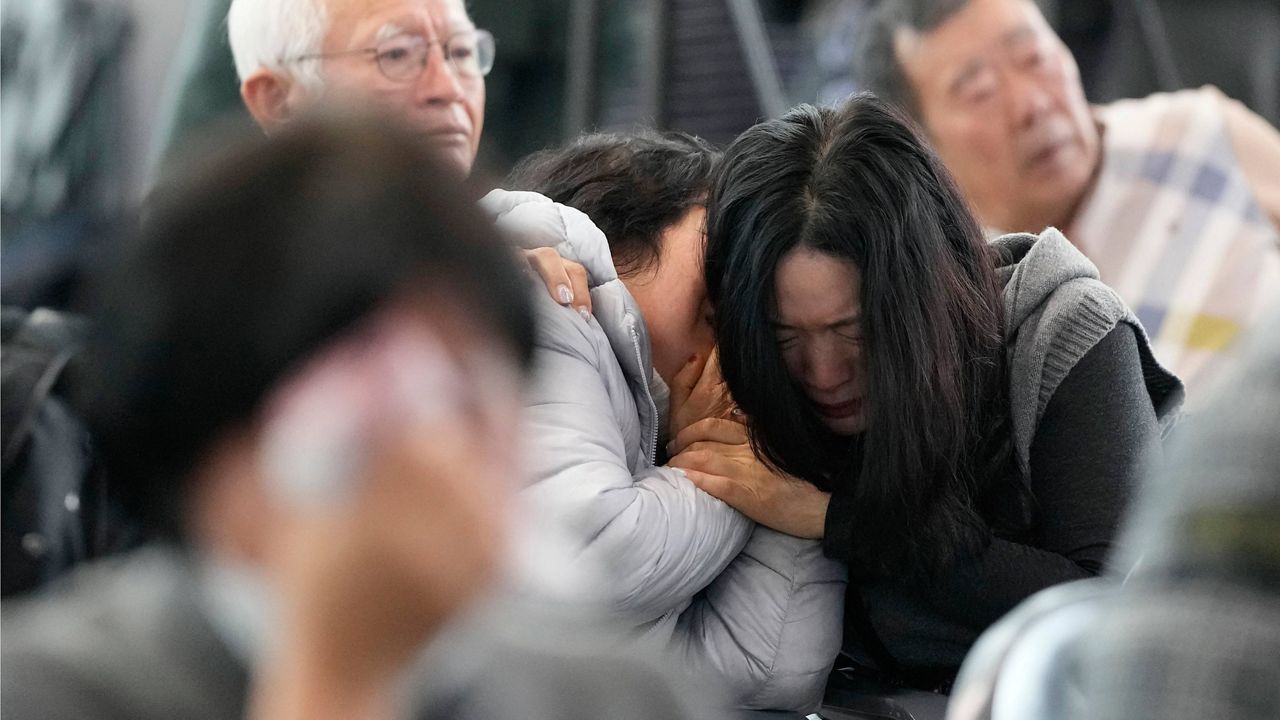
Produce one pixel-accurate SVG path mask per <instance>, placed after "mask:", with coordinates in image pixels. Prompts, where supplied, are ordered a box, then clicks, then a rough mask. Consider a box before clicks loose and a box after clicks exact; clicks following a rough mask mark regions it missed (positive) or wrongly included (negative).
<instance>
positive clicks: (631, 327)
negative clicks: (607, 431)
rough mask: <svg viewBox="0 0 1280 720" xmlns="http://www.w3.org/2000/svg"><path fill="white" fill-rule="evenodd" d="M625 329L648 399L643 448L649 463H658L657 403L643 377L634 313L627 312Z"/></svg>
mask: <svg viewBox="0 0 1280 720" xmlns="http://www.w3.org/2000/svg"><path fill="white" fill-rule="evenodd" d="M627 330H628V331H630V333H631V349H633V350H635V353H636V365H637V366H638V367H639V368H640V373H641V376H642V377H641V378H640V379H641V381H642V382H643V384H644V397H645V399H646V400H648V401H649V419H650V422H649V424H650V425H652V426H653V427H652V432H650V433H649V446H648V447H647V448H645V450H646V452H647V455H648V457H649V464H650V465H656V464H658V403H656V402H654V400H653V391H652V390H650V389H649V381H648V379H647V378H645V377H643V375H644V372H645V370H646V368H645V362H644V355H643V354H642V353H641V352H640V333H639V332H637V331H636V317H635V315H631V314H630V313H628V314H627Z"/></svg>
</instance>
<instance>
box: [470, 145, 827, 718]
mask: <svg viewBox="0 0 1280 720" xmlns="http://www.w3.org/2000/svg"><path fill="white" fill-rule="evenodd" d="M714 159H715V157H714V154H713V152H712V151H711V149H710V148H709V147H708V146H707V145H705V144H704V143H703V142H702V141H700V140H698V139H696V138H692V137H690V136H686V135H675V134H669V135H658V134H654V133H637V134H630V135H591V136H585V137H583V138H581V139H579V140H578V141H576V142H575V143H573V144H571V145H570V146H568V147H566V148H564V149H561V150H554V151H546V152H543V153H538V154H536V155H534V156H531V157H530V158H528V159H526V160H525V161H524V162H523V163H522V164H521V165H520V166H519V167H518V168H517V169H516V170H515V171H514V173H513V175H512V178H511V186H512V187H516V188H522V189H527V190H536V191H540V192H542V193H545V195H542V194H537V193H535V192H505V191H494V192H493V193H491V194H490V195H489V196H488V197H486V199H485V200H484V204H485V205H486V206H487V207H488V209H489V210H490V211H491V212H492V213H493V214H494V215H495V216H496V217H497V220H498V224H499V225H500V226H502V227H505V228H508V229H510V230H511V231H512V233H511V234H512V235H513V236H515V237H516V238H517V240H518V241H519V242H520V243H521V244H522V245H523V246H525V247H526V248H529V247H549V248H552V249H554V250H555V251H556V252H557V253H558V254H559V255H560V256H562V257H564V258H566V259H569V260H573V261H576V262H578V263H581V264H582V265H583V266H584V267H585V268H586V270H587V272H588V274H589V276H590V286H591V287H592V290H591V300H592V306H593V312H594V316H593V317H592V316H583V315H580V314H579V313H576V312H573V311H572V310H570V309H568V308H565V307H563V306H560V305H557V304H555V303H554V302H553V301H552V300H551V299H550V298H549V297H546V296H545V294H542V295H539V297H538V302H539V305H538V308H537V310H538V321H539V328H538V341H537V348H536V356H535V361H536V366H537V374H536V379H535V382H534V383H533V387H532V390H531V392H530V394H529V397H528V400H527V402H526V407H527V410H528V423H529V427H530V430H529V433H530V437H531V442H530V446H531V450H532V455H533V457H532V464H533V472H532V475H533V483H532V485H531V487H530V488H528V490H527V491H526V496H527V497H528V498H529V499H530V500H531V501H532V504H533V505H534V507H535V509H538V510H540V511H545V512H553V513H556V514H559V515H567V516H568V519H569V521H570V526H571V527H572V528H573V529H574V530H575V532H576V533H577V535H576V540H577V541H578V542H580V548H581V552H582V557H583V560H584V561H585V562H590V563H594V564H595V565H596V566H598V567H601V568H603V569H605V571H606V572H607V574H608V576H607V577H608V582H607V584H606V587H605V592H606V594H607V600H608V602H609V605H610V607H611V608H612V609H613V610H614V611H616V612H617V613H618V614H619V615H620V616H621V617H623V618H625V622H627V623H628V625H629V626H631V627H634V628H636V629H637V630H638V631H639V632H640V634H641V636H642V639H641V641H642V642H656V643H659V644H663V645H666V646H667V647H668V648H669V649H671V650H672V651H673V652H674V654H675V656H676V657H678V658H679V659H680V661H681V662H683V663H684V664H685V665H686V667H684V668H682V669H683V670H687V671H688V672H690V673H693V674H696V675H701V676H706V677H708V678H710V679H712V680H715V679H719V680H722V681H723V682H724V684H725V685H726V687H727V689H728V690H729V693H730V698H731V701H732V704H733V705H734V706H735V707H739V708H775V709H790V710H807V709H812V708H814V707H816V706H817V705H818V704H819V702H820V701H821V697H822V691H823V687H824V685H825V682H826V677H827V674H828V672H829V671H830V669H831V666H832V664H833V662H834V660H835V656H836V653H837V651H838V650H839V635H840V613H841V605H842V600H843V594H844V582H845V571H844V568H843V566H842V564H840V563H838V562H835V561H832V560H829V559H827V558H824V557H823V554H822V547H821V544H820V543H819V542H816V541H813V540H802V539H799V538H795V537H791V536H788V535H784V534H782V533H778V532H775V531H773V530H770V529H768V528H765V527H757V526H755V525H754V524H753V523H752V522H751V521H750V520H748V519H747V518H746V517H745V516H743V515H742V514H740V513H738V512H737V511H736V510H734V509H732V508H730V507H729V506H728V505H726V504H724V503H723V502H721V501H720V500H717V499H715V498H713V497H711V496H709V495H707V494H706V493H704V492H702V491H701V490H699V489H697V488H696V487H694V485H693V484H692V483H691V482H690V481H689V479H688V478H687V477H686V476H685V474H684V473H683V472H682V471H680V470H677V469H674V468H669V467H666V466H664V465H662V464H660V463H662V462H663V460H664V458H663V455H664V454H665V453H664V451H663V448H664V447H665V444H666V439H667V438H668V436H669V435H673V434H674V432H675V431H678V430H679V429H680V428H679V427H675V428H669V427H668V426H669V424H670V423H669V418H671V417H673V416H674V417H676V418H677V420H676V424H677V425H680V426H683V425H684V424H687V423H689V422H692V421H694V420H697V419H701V417H703V416H705V415H707V414H709V413H714V412H717V410H716V409H714V408H712V407H710V406H708V407H706V408H699V409H694V408H693V406H694V405H698V404H699V402H698V401H696V400H695V401H688V400H687V393H686V392H683V391H680V390H677V391H676V392H674V393H673V392H672V391H671V390H670V389H669V388H670V387H671V386H673V385H674V386H677V387H682V388H686V389H687V388H688V387H690V386H692V385H694V384H695V381H697V383H698V385H699V389H700V391H701V390H705V389H706V388H708V387H711V386H714V385H715V384H716V383H715V378H716V370H715V367H714V362H710V363H708V362H707V358H708V355H709V353H710V352H711V344H712V334H711V330H710V326H709V323H708V322H707V310H706V304H705V289H704V284H703V278H702V272H701V260H700V256H701V252H702V246H703V234H702V218H703V215H704V209H703V207H702V203H703V199H704V197H705V193H706V191H707V189H708V187H709V185H710V182H711V172H712V169H713V165H714ZM547 196H550V197H547ZM552 200H556V201H559V202H553V201H552ZM560 203H564V204H560ZM571 206H576V208H577V209H575V207H571ZM583 211H585V214H584V212H583ZM588 216H590V217H588ZM593 220H594V221H595V222H594V223H593V222H592V221H593ZM601 229H604V231H605V232H602V231H601ZM606 235H607V238H608V239H607V240H606ZM615 264H616V267H615ZM565 290H566V291H567V288H565ZM704 367H707V368H708V369H707V370H706V371H705V372H702V368H704ZM700 372H702V375H703V377H702V379H701V380H698V375H699V373H700ZM699 394H700V393H695V396H697V395H699ZM673 396H674V397H673ZM673 400H674V403H673ZM669 405H674V407H669ZM669 430H670V432H669ZM753 460H754V458H753ZM763 471H765V470H764V469H763V466H761V465H759V462H758V461H754V465H750V466H744V472H763Z"/></svg>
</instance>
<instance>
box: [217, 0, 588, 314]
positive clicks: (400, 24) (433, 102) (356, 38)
mask: <svg viewBox="0 0 1280 720" xmlns="http://www.w3.org/2000/svg"><path fill="white" fill-rule="evenodd" d="M227 36H228V40H229V42H230V44H231V52H232V55H233V56H234V59H235V65H236V74H237V75H238V76H239V78H240V95H241V97H242V98H243V99H244V104H245V106H246V107H247V108H248V110H249V114H251V115H252V116H253V119H254V120H255V121H257V123H258V125H260V126H261V127H262V128H263V129H264V130H266V131H267V132H273V131H276V130H278V129H280V128H282V127H285V126H286V125H288V123H289V122H291V121H292V120H293V119H294V118H295V117H297V115H298V113H299V112H302V111H304V110H306V109H308V108H310V107H313V106H314V105H315V103H316V102H317V101H319V100H321V99H322V98H323V99H325V100H326V102H329V103H347V104H355V105H357V106H369V105H372V106H376V107H379V108H381V109H383V110H384V111H386V112H387V113H388V114H389V115H390V116H393V117H395V118H397V119H398V120H399V121H400V122H401V123H403V124H404V125H405V126H406V127H407V128H409V129H410V130H411V131H413V132H414V133H416V134H417V135H419V136H420V137H421V138H422V140H423V141H424V142H426V143H427V144H428V146H430V147H431V148H433V149H434V150H435V151H436V152H438V153H439V154H440V156H441V157H442V158H444V159H445V161H446V162H445V164H444V166H442V168H448V173H447V174H451V175H452V176H453V177H454V178H455V179H456V180H457V181H458V182H462V180H463V179H464V178H466V177H467V176H468V175H470V174H471V170H472V166H473V164H474V163H475V159H476V152H477V150H478V149H479V147H480V134H481V131H482V130H483V128H484V101H485V84H484V78H485V75H487V74H488V73H489V71H490V70H491V69H492V68H493V63H494V58H495V55H496V44H495V43H496V41H495V39H494V37H493V35H491V34H490V33H489V31H487V30H484V29H482V28H477V27H476V26H475V23H473V22H472V21H471V18H470V16H469V15H468V14H467V8H466V6H465V5H464V4H463V2H462V0H387V1H386V2H378V3H370V2H366V0H233V1H232V3H231V9H230V11H229V12H228V13H227ZM525 256H526V258H527V259H528V261H529V264H530V265H531V266H532V267H533V269H534V270H536V271H537V272H538V274H539V275H540V276H541V277H542V279H543V283H544V284H545V285H546V287H547V290H548V292H549V293H550V294H551V297H552V299H553V300H555V301H556V302H558V303H560V304H561V305H565V306H570V307H573V308H574V309H576V310H577V311H578V312H579V313H580V314H582V313H589V312H590V310H591V295H590V293H589V292H588V290H587V278H586V273H585V271H584V270H583V268H582V266H580V265H578V264H576V263H572V262H565V261H563V260H561V258H560V257H559V256H558V255H557V254H556V253H555V252H554V251H553V250H551V249H550V248H535V249H530V250H527V251H526V252H525Z"/></svg>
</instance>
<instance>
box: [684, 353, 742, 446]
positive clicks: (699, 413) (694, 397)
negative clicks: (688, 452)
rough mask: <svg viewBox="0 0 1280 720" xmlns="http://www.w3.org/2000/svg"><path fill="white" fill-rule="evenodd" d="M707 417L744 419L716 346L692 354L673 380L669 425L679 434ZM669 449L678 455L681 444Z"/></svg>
mask: <svg viewBox="0 0 1280 720" xmlns="http://www.w3.org/2000/svg"><path fill="white" fill-rule="evenodd" d="M706 418H721V419H725V420H735V421H741V420H742V419H743V418H742V416H741V415H740V414H739V412H738V410H737V408H735V407H734V404H733V400H732V398H730V396H729V390H728V388H726V387H725V384H724V378H723V377H721V376H720V355H719V350H718V349H716V348H712V350H711V352H710V353H709V354H707V355H702V354H698V355H694V356H693V357H691V358H689V360H688V362H686V363H685V365H684V367H683V368H681V369H680V372H678V373H676V376H675V378H674V379H673V380H672V381H671V420H670V423H669V426H670V428H671V435H672V437H673V438H674V437H678V436H679V433H680V432H681V431H683V430H685V429H686V428H688V427H690V426H691V425H693V424H694V423H696V422H698V421H699V420H703V419H706ZM667 451H668V454H669V455H675V454H676V453H678V452H680V448H678V447H677V446H676V443H675V442H674V441H673V442H672V443H670V444H669V445H668V447H667Z"/></svg>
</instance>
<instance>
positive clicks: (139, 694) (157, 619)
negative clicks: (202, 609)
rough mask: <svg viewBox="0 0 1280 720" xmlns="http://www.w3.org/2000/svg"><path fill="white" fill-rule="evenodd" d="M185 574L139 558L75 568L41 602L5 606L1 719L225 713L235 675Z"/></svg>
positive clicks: (148, 554) (238, 694)
mask: <svg viewBox="0 0 1280 720" xmlns="http://www.w3.org/2000/svg"><path fill="white" fill-rule="evenodd" d="M185 567H186V566H185V565H184V563H183V562H182V561H181V560H180V559H179V558H178V556H177V554H176V553H170V552H167V551H164V552H162V551H155V550H145V551H141V552H137V553H133V554H131V555H127V556H123V557H120V558H114V559H111V560H108V561H103V562H99V563H95V564H92V565H88V566H85V567H83V568H81V569H78V570H76V571H74V572H73V573H72V574H71V575H69V576H68V577H66V578H64V579H63V580H60V581H59V582H57V583H55V584H54V585H52V586H50V588H49V592H48V593H47V594H41V595H38V596H33V597H32V598H30V599H24V600H21V601H18V602H16V603H14V602H11V601H6V604H5V605H6V606H5V608H4V612H3V634H4V649H3V665H4V673H3V688H4V689H3V698H4V706H5V712H4V715H5V716H6V717H8V716H10V715H12V716H14V717H19V716H22V717H82V718H116V717H119V718H126V717H139V718H150V717H164V716H165V715H164V712H165V711H164V710H163V709H162V708H165V707H168V708H169V711H170V712H174V713H177V714H178V715H182V716H186V717H192V718H204V717H214V716H216V714H217V712H218V709H219V708H220V709H221V710H223V711H229V712H234V711H235V710H236V709H237V708H238V707H239V705H240V704H241V703H242V701H243V696H242V692H243V685H242V683H241V682H240V681H239V678H240V672H241V671H240V670H239V669H238V668H234V664H233V663H232V661H231V660H230V656H229V654H228V653H227V652H226V650H225V649H224V648H221V647H220V646H219V647H215V646H217V641H216V640H215V639H214V636H213V633H212V630H211V629H210V628H209V627H208V626H207V625H206V624H204V620H203V616H202V615H201V614H200V613H199V611H198V609H197V608H196V604H195V602H194V595H193V593H192V591H191V583H190V582H189V579H190V575H189V573H188V572H186V570H185ZM229 677H234V678H237V680H236V681H232V682H228V678H229ZM224 690H229V691H228V692H226V693H223V692H222V691H224Z"/></svg>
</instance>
